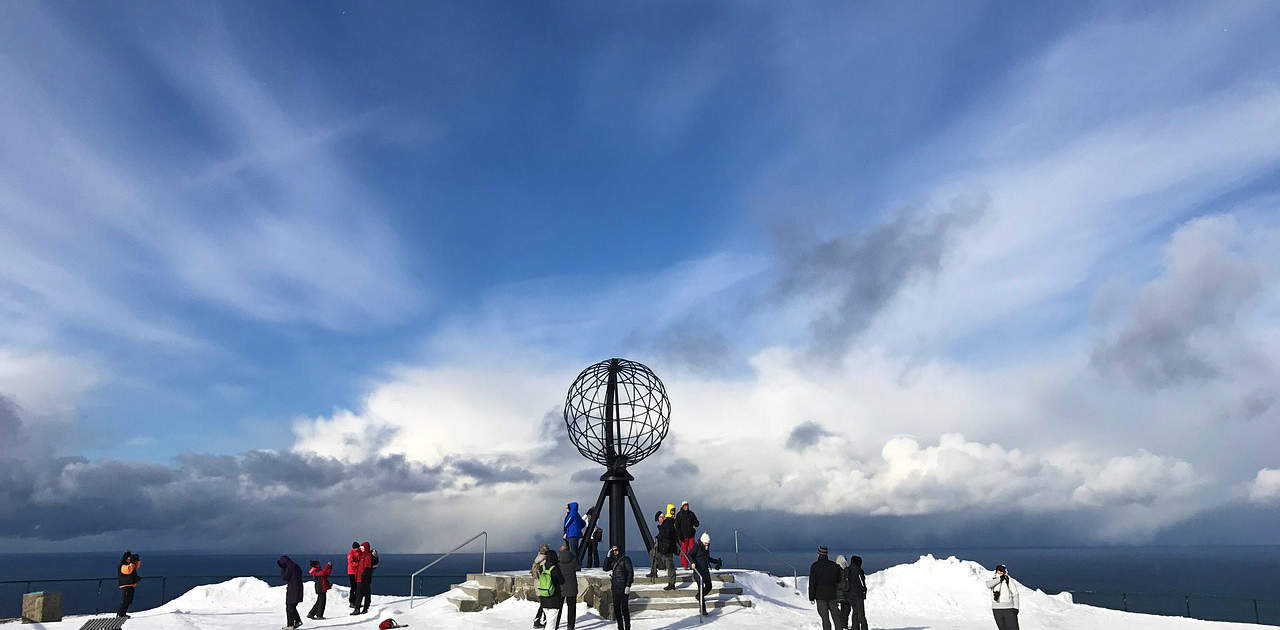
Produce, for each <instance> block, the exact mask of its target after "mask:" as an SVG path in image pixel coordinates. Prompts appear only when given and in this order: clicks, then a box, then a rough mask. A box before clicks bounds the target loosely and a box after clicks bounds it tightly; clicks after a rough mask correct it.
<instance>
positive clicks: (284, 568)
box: [276, 556, 302, 628]
mask: <svg viewBox="0 0 1280 630" xmlns="http://www.w3.org/2000/svg"><path fill="white" fill-rule="evenodd" d="M276 564H277V565H279V566H280V579H281V580H282V581H283V582H284V586H285V589H284V616H285V624H284V626H285V627H286V628H301V627H302V617H299V616H298V604H300V603H302V568H301V567H299V566H298V563H296V562H294V561H293V560H290V559H289V556H280V559H279V560H276Z"/></svg>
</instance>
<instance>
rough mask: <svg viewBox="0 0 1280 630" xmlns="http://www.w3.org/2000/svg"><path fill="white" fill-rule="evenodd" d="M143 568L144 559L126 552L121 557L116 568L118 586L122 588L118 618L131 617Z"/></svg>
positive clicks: (117, 610)
mask: <svg viewBox="0 0 1280 630" xmlns="http://www.w3.org/2000/svg"><path fill="white" fill-rule="evenodd" d="M140 566H142V558H140V557H138V554H136V553H134V552H132V551H129V550H127V549H126V550H125V552H124V555H122V556H120V565H119V566H117V567H116V584H117V585H119V587H120V607H119V608H117V609H116V616H117V617H124V618H126V619H127V618H128V617H129V606H131V605H133V591H134V589H136V588H138V582H141V581H142V578H141V577H139V576H138V567H140Z"/></svg>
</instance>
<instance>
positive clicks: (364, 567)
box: [351, 540, 378, 615]
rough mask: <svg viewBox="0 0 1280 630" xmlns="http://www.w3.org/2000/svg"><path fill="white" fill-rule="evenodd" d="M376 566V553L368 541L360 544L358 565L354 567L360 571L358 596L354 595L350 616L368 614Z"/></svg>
mask: <svg viewBox="0 0 1280 630" xmlns="http://www.w3.org/2000/svg"><path fill="white" fill-rule="evenodd" d="M377 566H378V552H376V551H374V550H373V545H371V544H369V541H367V540H366V541H364V542H362V543H360V563H359V564H358V565H356V568H357V569H360V574H359V577H358V578H356V579H358V580H360V589H359V591H360V592H359V594H358V595H356V599H355V604H356V606H355V609H354V610H352V611H351V614H352V615H363V614H366V613H368V612H369V602H370V600H372V599H373V569H374V568H375V567H377Z"/></svg>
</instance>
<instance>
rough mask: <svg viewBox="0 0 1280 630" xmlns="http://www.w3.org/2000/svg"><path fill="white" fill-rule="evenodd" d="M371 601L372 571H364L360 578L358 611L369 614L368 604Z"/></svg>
mask: <svg viewBox="0 0 1280 630" xmlns="http://www.w3.org/2000/svg"><path fill="white" fill-rule="evenodd" d="M372 600H373V569H365V570H364V574H362V575H361V576H360V599H359V601H358V603H359V604H360V610H363V611H364V612H369V602H370V601H372Z"/></svg>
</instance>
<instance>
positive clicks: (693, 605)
mask: <svg viewBox="0 0 1280 630" xmlns="http://www.w3.org/2000/svg"><path fill="white" fill-rule="evenodd" d="M751 605H752V604H751V600H749V599H746V598H744V597H738V596H737V595H723V596H718V597H717V596H708V597H707V609H708V610H711V609H716V608H731V607H742V608H750V607H751ZM630 608H631V612H632V614H635V613H637V612H643V611H646V610H697V609H698V598H696V597H655V598H639V599H633V600H631V605H630Z"/></svg>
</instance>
